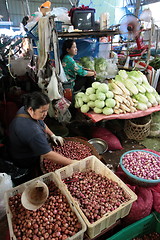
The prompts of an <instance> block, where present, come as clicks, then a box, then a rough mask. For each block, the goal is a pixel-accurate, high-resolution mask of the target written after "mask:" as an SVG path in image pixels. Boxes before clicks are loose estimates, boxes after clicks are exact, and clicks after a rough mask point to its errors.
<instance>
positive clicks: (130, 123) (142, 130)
mask: <svg viewBox="0 0 160 240" xmlns="http://www.w3.org/2000/svg"><path fill="white" fill-rule="evenodd" d="M151 121H152V119H151V118H149V119H147V122H146V123H144V121H142V119H140V118H137V119H132V120H131V119H126V120H125V125H124V132H125V134H126V136H127V137H128V138H129V139H132V140H143V139H144V138H146V137H148V136H149V134H150V126H151Z"/></svg>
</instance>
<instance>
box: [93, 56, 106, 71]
mask: <svg viewBox="0 0 160 240" xmlns="http://www.w3.org/2000/svg"><path fill="white" fill-rule="evenodd" d="M94 67H95V70H96V73H97V74H98V73H101V72H105V71H106V69H107V61H106V59H105V58H102V57H100V58H95V59H94Z"/></svg>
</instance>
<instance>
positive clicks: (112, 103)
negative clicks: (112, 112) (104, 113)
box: [105, 98, 116, 108]
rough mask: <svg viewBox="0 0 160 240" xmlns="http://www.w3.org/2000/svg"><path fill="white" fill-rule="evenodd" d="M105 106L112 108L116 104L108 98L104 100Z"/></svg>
mask: <svg viewBox="0 0 160 240" xmlns="http://www.w3.org/2000/svg"><path fill="white" fill-rule="evenodd" d="M105 104H106V107H108V108H113V107H114V106H115V105H116V101H115V100H114V99H113V98H108V99H107V100H106V101H105Z"/></svg>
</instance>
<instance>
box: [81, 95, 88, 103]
mask: <svg viewBox="0 0 160 240" xmlns="http://www.w3.org/2000/svg"><path fill="white" fill-rule="evenodd" d="M82 100H83V102H85V103H87V102H89V100H90V99H89V96H88V95H86V94H84V95H83V96H82Z"/></svg>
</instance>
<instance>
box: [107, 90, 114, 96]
mask: <svg viewBox="0 0 160 240" xmlns="http://www.w3.org/2000/svg"><path fill="white" fill-rule="evenodd" d="M106 97H107V98H113V97H114V93H113V92H112V91H108V92H106Z"/></svg>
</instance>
